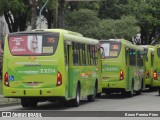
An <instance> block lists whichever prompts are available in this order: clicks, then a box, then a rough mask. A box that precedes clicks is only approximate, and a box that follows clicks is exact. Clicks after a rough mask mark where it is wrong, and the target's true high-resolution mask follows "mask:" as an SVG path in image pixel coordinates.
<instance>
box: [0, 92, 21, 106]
mask: <svg viewBox="0 0 160 120" xmlns="http://www.w3.org/2000/svg"><path fill="white" fill-rule="evenodd" d="M12 104H20V99H18V98H5V97H4V96H3V95H0V107H2V106H8V105H12Z"/></svg>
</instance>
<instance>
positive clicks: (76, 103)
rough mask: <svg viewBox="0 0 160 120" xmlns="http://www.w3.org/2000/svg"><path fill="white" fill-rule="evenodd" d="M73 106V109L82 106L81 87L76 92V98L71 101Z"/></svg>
mask: <svg viewBox="0 0 160 120" xmlns="http://www.w3.org/2000/svg"><path fill="white" fill-rule="evenodd" d="M71 104H72V106H73V107H78V106H79V104H80V86H79V85H78V86H77V90H76V98H75V99H73V100H71Z"/></svg>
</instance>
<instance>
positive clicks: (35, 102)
mask: <svg viewBox="0 0 160 120" xmlns="http://www.w3.org/2000/svg"><path fill="white" fill-rule="evenodd" d="M37 103H38V102H37V101H34V100H31V101H29V106H30V107H37Z"/></svg>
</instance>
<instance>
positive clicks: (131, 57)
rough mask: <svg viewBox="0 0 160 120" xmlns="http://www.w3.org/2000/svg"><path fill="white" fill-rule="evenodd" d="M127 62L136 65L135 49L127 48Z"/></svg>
mask: <svg viewBox="0 0 160 120" xmlns="http://www.w3.org/2000/svg"><path fill="white" fill-rule="evenodd" d="M129 64H130V65H133V66H135V65H136V51H135V50H133V49H129Z"/></svg>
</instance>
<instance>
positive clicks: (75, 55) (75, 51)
mask: <svg viewBox="0 0 160 120" xmlns="http://www.w3.org/2000/svg"><path fill="white" fill-rule="evenodd" d="M72 52H73V65H79V61H80V51H79V45H78V43H72Z"/></svg>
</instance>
